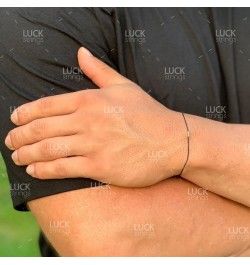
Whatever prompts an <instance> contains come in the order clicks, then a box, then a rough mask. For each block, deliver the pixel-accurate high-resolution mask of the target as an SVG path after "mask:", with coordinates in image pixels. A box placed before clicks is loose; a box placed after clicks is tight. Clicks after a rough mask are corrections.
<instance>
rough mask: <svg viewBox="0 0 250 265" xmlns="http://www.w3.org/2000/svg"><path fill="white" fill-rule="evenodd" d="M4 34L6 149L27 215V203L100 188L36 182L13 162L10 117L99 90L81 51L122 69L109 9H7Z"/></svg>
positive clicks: (1, 118) (16, 196)
mask: <svg viewBox="0 0 250 265" xmlns="http://www.w3.org/2000/svg"><path fill="white" fill-rule="evenodd" d="M0 35H1V40H0V150H1V153H2V156H3V158H4V161H5V164H6V167H7V172H8V177H9V181H10V192H11V197H12V201H13V205H14V207H15V209H17V210H20V211H25V210H27V207H26V203H27V201H30V200H34V199H37V198H41V197H44V196H49V195H53V194H57V193H61V192H66V191H71V190H75V189H81V188H88V187H93V186H96V185H100V184H101V183H100V182H97V181H94V180H91V179H84V178H75V179H63V180H38V179H34V178H32V177H30V176H29V175H28V174H27V173H26V171H25V170H26V167H23V166H16V165H15V164H14V163H13V161H12V159H11V154H12V151H10V150H9V149H7V147H6V146H5V144H4V139H5V137H6V136H7V133H8V132H9V131H10V130H11V129H13V128H15V125H14V124H12V123H11V121H10V115H11V113H12V112H13V110H14V109H15V108H17V107H18V106H20V105H22V104H24V103H27V102H30V101H33V100H36V99H39V98H41V97H45V96H51V95H57V94H62V93H70V92H74V91H78V90H82V89H86V88H88V89H91V88H96V86H95V85H94V84H93V83H92V82H91V81H90V80H89V79H88V78H87V77H86V76H85V75H84V74H83V73H82V72H81V70H80V69H79V68H78V63H77V50H78V49H79V48H80V47H81V46H84V47H86V48H87V49H89V50H90V51H91V52H92V53H93V54H94V55H95V56H97V57H98V58H100V59H102V60H103V61H104V62H105V63H107V64H109V65H110V66H111V67H113V68H115V69H116V66H115V63H114V62H115V58H116V46H115V32H114V27H113V23H112V16H111V15H110V13H109V12H108V10H105V9H90V8H2V9H1V10H0ZM82 118H83V119H84V117H82Z"/></svg>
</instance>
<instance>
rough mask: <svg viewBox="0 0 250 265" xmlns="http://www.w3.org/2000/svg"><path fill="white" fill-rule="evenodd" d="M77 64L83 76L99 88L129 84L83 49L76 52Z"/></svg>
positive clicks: (127, 80) (125, 79)
mask: <svg viewBox="0 0 250 265" xmlns="http://www.w3.org/2000/svg"><path fill="white" fill-rule="evenodd" d="M78 63H79V66H80V68H81V70H82V71H83V72H84V74H85V75H86V76H87V77H88V78H90V79H91V80H92V81H93V83H95V84H96V85H97V86H99V87H100V88H102V87H107V86H112V85H117V84H123V83H128V82H131V81H130V80H129V79H127V78H125V77H124V76H122V75H120V74H119V73H118V72H116V71H115V70H114V69H112V68H111V67H110V66H108V65H107V64H105V63H104V62H102V61H101V60H99V59H97V58H96V57H94V56H93V55H92V54H91V53H90V51H89V50H87V49H85V48H83V47H81V48H80V49H79V50H78Z"/></svg>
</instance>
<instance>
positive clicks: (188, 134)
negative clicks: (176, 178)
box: [179, 112, 190, 176]
mask: <svg viewBox="0 0 250 265" xmlns="http://www.w3.org/2000/svg"><path fill="white" fill-rule="evenodd" d="M181 114H182V116H183V119H184V121H185V125H186V128H187V159H186V162H185V164H184V166H183V168H182V170H181V173H180V174H179V175H180V176H181V175H182V173H183V171H184V169H185V167H186V165H187V162H188V159H189V145H190V131H189V128H188V124H187V121H186V118H185V115H184V113H183V112H182V113H181Z"/></svg>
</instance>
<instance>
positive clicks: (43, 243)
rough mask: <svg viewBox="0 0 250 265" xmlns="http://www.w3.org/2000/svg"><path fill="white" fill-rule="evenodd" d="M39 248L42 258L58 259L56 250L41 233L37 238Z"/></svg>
mask: <svg viewBox="0 0 250 265" xmlns="http://www.w3.org/2000/svg"><path fill="white" fill-rule="evenodd" d="M39 247H40V252H41V256H42V257H59V255H58V253H57V252H56V250H55V249H54V248H53V246H52V245H51V244H50V242H49V241H48V239H47V238H46V236H45V235H44V234H43V233H42V232H41V233H40V236H39Z"/></svg>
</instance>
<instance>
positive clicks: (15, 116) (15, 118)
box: [10, 111, 18, 123]
mask: <svg viewBox="0 0 250 265" xmlns="http://www.w3.org/2000/svg"><path fill="white" fill-rule="evenodd" d="M10 119H11V121H12V122H13V123H18V116H17V111H14V112H13V113H12V114H11V116H10Z"/></svg>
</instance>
